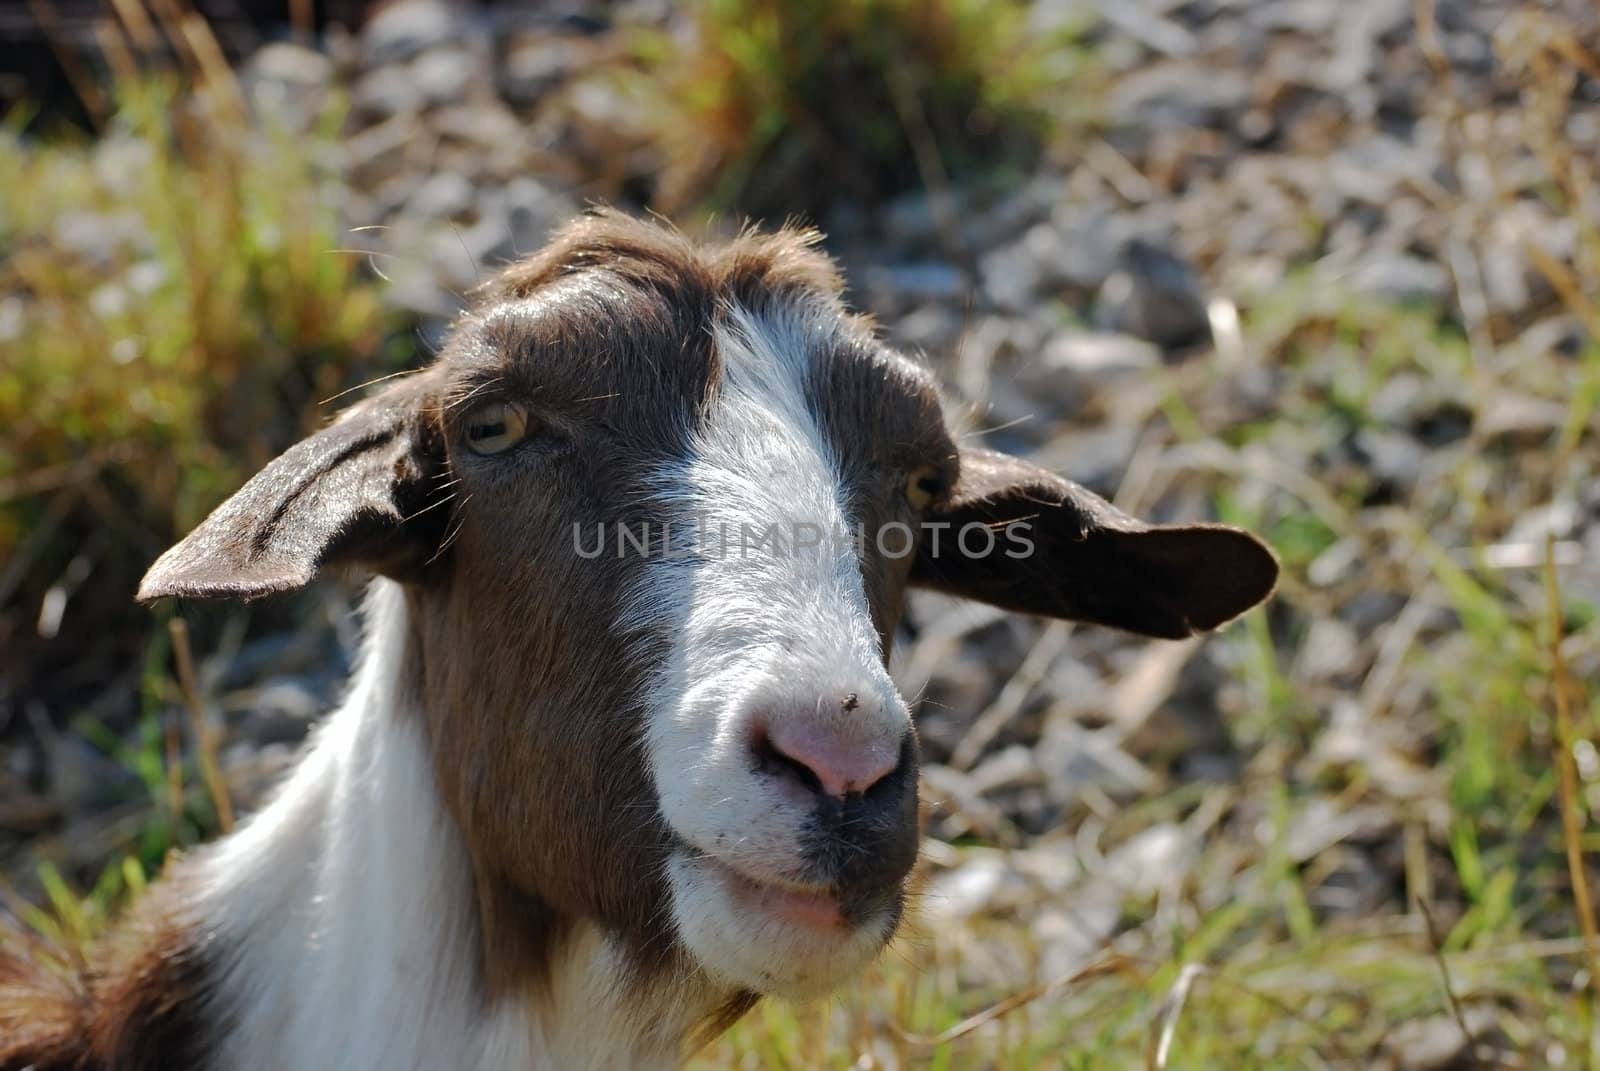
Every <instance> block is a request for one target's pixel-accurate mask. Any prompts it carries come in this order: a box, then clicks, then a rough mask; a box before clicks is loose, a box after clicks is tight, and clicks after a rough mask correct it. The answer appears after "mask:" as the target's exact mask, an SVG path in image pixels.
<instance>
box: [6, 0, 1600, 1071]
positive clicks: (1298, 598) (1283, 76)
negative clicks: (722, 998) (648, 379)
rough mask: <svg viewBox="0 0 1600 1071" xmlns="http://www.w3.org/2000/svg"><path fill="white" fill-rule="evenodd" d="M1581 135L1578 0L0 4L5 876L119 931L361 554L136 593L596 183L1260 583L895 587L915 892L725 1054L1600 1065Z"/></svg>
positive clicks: (47, 924)
mask: <svg viewBox="0 0 1600 1071" xmlns="http://www.w3.org/2000/svg"><path fill="white" fill-rule="evenodd" d="M1597 161H1600V8H1597V7H1596V5H1594V4H1593V3H1592V2H1590V0H1564V2H1548V3H1535V2H1531V0H1529V2H1512V0H1477V2H1474V0H1415V2H1413V0H992V2H984V0H794V2H791V3H782V2H778V0H705V2H704V3H700V4H697V5H673V4H669V3H666V2H661V0H636V2H617V3H605V2H601V0H592V2H589V0H570V2H552V3H533V4H520V5H514V4H509V3H508V4H492V3H481V4H456V3H450V2H446V0H392V2H386V3H377V2H367V0H331V2H324V0H288V2H287V3H284V2H282V0H205V2H199V3H197V4H195V5H193V6H191V5H190V4H189V3H185V2H184V0H107V2H98V0H30V2H29V3H26V4H17V3H12V4H6V5H4V6H3V7H0V872H3V875H4V881H3V882H0V897H3V900H4V903H5V906H6V907H7V908H8V909H9V910H10V911H12V912H13V913H15V914H17V915H19V916H20V917H21V918H22V919H23V920H24V922H25V923H26V924H28V925H30V926H32V927H34V928H36V929H39V930H41V931H43V932H45V933H46V934H48V935H50V936H52V937H54V938H57V939H60V940H62V941H65V942H68V943H73V942H81V941H83V940H85V939H86V938H88V937H89V936H90V935H92V934H93V933H94V932H96V931H97V930H98V929H99V928H100V927H101V926H102V925H103V924H104V921H105V918H106V915H107V913H108V912H111V911H114V910H115V908H116V906H117V905H118V904H119V903H120V902H122V900H123V899H124V898H125V897H126V895H127V894H128V893H129V892H130V891H136V890H137V889H138V888H139V887H140V886H141V885H142V884H143V883H144V882H145V881H146V880H147V879H148V878H150V877H153V876H154V875H155V874H156V873H157V872H158V870H159V868H160V866H161V863H162V860H163V859H164V858H165V856H166V855H167V853H168V852H169V851H171V850H174V849H182V848H184V847H186V846H189V845H192V844H195V843H197V842H199V841H201V840H203V839H205V838H207V837H210V836H214V835H215V834H216V833H217V832H218V831H219V830H222V829H225V828H226V827H227V826H228V825H229V824H230V823H231V821H232V814H233V813H234V812H236V811H240V810H246V809H248V808H249V807H251V806H252V805H253V803H254V802H255V801H257V800H258V799H259V798H260V794H261V793H262V791H263V790H264V789H265V788H266V787H267V786H269V785H270V784H271V783H272V781H273V779H274V778H275V777H276V776H277V774H278V773H279V772H280V771H281V770H282V769H283V768H284V767H285V765H286V763H287V762H288V761H289V760H290V758H291V757H292V755H293V753H294V749H295V747H296V745H297V744H298V742H299V741H300V740H301V739H302V738H303V736H304V735H305V733H306V731H307V729H308V728H309V727H310V725H311V724H312V722H313V721H314V719H315V717H316V716H317V715H318V714H319V713H320V712H321V711H323V710H324V709H326V708H327V706H328V704H329V703H330V702H331V701H332V700H333V699H334V698H335V696H336V693H337V689H338V685H339V683H340V681H341V680H342V678H343V676H344V674H345V672H346V670H347V668H348V659H349V657H350V654H351V652H352V649H353V646H354V642H355V640H354V637H355V635H356V628H357V624H356V621H355V619H354V617H353V611H352V606H353V600H354V598H355V594H356V593H355V591H354V590H353V589H352V588H351V587H350V586H349V585H348V584H344V585H341V584H339V583H334V582H328V583H324V584H321V585H319V586H318V587H316V588H315V589H313V590H312V591H310V592H308V593H305V594H303V595H300V596H297V597H292V598H283V599H277V600H272V601H269V602H267V603H263V604H259V605H255V606H251V607H243V606H201V605H194V604H190V605H185V606H183V607H181V608H175V607H173V606H170V605H169V606H163V607H158V608H157V609H156V610H155V611H154V612H151V611H147V610H144V609H140V608H138V607H136V606H134V605H133V603H132V592H133V590H134V587H135V585H136V583H137V580H138V578H139V576H140V575H141V573H142V572H143V570H144V568H145V566H146V565H147V564H148V563H149V562H150V561H151V560H152V559H153V558H154V557H155V556H156V555H157V554H158V553H159V552H160V551H161V550H163V549H164V548H165V547H166V546H168V545H169V544H170V543H171V542H173V541H174V539H175V538H176V537H178V536H180V535H181V534H183V533H184V532H185V531H186V530H187V529H188V528H189V527H190V526H191V525H193V524H194V523H195V522H196V521H198V520H199V519H200V518H201V517H203V516H204V515H205V513H206V512H207V511H208V510H209V509H210V508H211V507H212V506H214V505H215V504H217V503H218V502H219V501H220V500H221V499H222V498H223V497H224V496H225V495H226V494H228V493H229V492H230V491H231V490H233V489H234V488H235V487H237V486H238V485H239V484H240V483H241V482H242V481H243V480H244V479H245V478H246V477H247V476H248V475H250V474H251V473H252V472H254V471H255V470H256V468H258V467H259V466H260V465H262V464H263V463H265V462H266V461H267V460H269V459H270V458H271V457H273V456H274V455H275V454H276V453H277V452H278V451H280V450H282V449H283V448H285V447H286V446H288V445H289V444H290V443H292V442H294V441H295V440H296V439H298V438H299V437H300V436H301V435H302V434H303V433H305V432H306V431H307V430H309V429H311V428H313V427H316V426H318V425H319V424H321V423H322V422H324V421H326V420H327V419H328V418H329V417H330V415H331V414H332V413H334V412H336V411H337V410H338V409H339V408H340V407H341V406H342V405H344V404H346V403H347V402H348V400H349V398H348V396H346V395H345V392H347V391H351V390H352V389H354V388H358V387H359V385H360V384H363V383H365V382H367V381H370V380H372V379H374V378H376V377H380V376H383V375H387V374H389V373H392V372H395V371H398V370H401V369H404V368H407V367H412V366H415V365H416V364H418V363H420V362H423V361H426V360H427V359H428V358H429V355H430V354H431V352H432V351H433V349H434V348H435V347H436V346H437V344H438V342H439V340H440V339H441V337H442V334H443V332H444V330H445V326H446V324H447V323H448V321H449V319H450V317H451V315H452V314H453V313H454V312H455V311H456V310H457V309H458V308H459V307H460V305H461V302H462V297H461V295H462V294H463V292H465V291H466V290H468V289H470V288H471V287H472V286H473V285H475V284H476V283H477V282H479V281H481V280H482V279H483V278H485V276H486V274H488V273H492V272H493V271H494V270H495V269H496V267H497V266H498V265H501V264H503V263H505V262H506V261H508V260H510V259H514V258H516V257H517V256H518V255H519V254H524V253H528V252H531V251H533V250H534V249H536V248H537V247H538V246H539V245H540V244H541V242H542V241H543V240H544V238H545V236H546V235H547V234H548V233H549V231H550V230H551V229H552V228H553V227H555V226H558V225H559V224H561V223H562V222H564V221H565V220H567V219H569V218H571V217H572V215H573V214H574V213H576V212H577V211H579V210H580V209H581V207H582V206H583V205H584V204H585V203H588V202H590V201H605V202H611V203H615V204H619V205H622V206H624V207H626V208H629V209H631V210H634V211H650V212H655V213H659V214H661V215H664V216H666V217H668V218H670V219H672V220H674V221H676V222H677V223H679V224H680V225H681V226H683V227H684V228H685V229H687V230H689V231H691V232H695V233H726V232H727V231H729V230H730V229H732V228H734V227H736V226H737V225H738V224H739V223H741V222H742V221H744V220H746V219H756V220H765V221H767V222H769V223H778V222H782V221H783V220H786V219H790V218H798V219H804V220H808V221H812V222H814V223H816V224H817V225H819V226H821V227H822V228H824V229H825V230H826V231H827V233H828V248H829V250H830V251H831V252H832V253H834V254H835V255H836V256H837V257H839V258H840V260H841V261H842V263H843V264H844V266H845V269H846V272H847V275H848V278H849V281H850V285H851V298H852V301H853V302H854V303H855V304H856V305H858V306H859V307H861V308H863V309H865V310H868V311H870V312H871V313H873V314H874V315H875V316H876V317H877V319H878V321H879V323H880V324H881V325H882V329H883V331H884V333H885V334H886V336H887V337H889V338H890V339H892V340H893V341H894V342H896V343H897V344H899V345H902V346H904V347H907V348H909V349H914V350H918V351H921V352H923V353H925V354H926V355H927V358H928V360H929V361H930V362H931V363H932V364H933V365H934V366H935V367H936V368H937V369H938V370H939V371H940V373H941V375H942V377H943V379H944V381H945V383H946V384H947V385H948V387H949V388H950V392H949V399H950V404H951V407H952V410H953V411H954V412H955V413H957V414H958V415H959V416H960V418H961V420H962V421H963V422H964V424H965V426H966V427H968V428H969V429H970V430H971V431H972V433H973V434H975V435H976V434H982V435H983V436H984V437H985V441H986V442H988V443H990V444H992V445H994V446H996V447H999V448H1003V449H1007V450H1011V451H1015V452H1020V453H1025V454H1028V455H1030V456H1031V457H1033V458H1035V459H1036V460H1038V461H1040V462H1041V463H1043V464H1046V465H1048V466H1050V467H1052V468H1054V469H1056V470H1058V471H1060V472H1063V473H1065V474H1067V475H1069V476H1071V477H1072V478H1074V479H1076V480H1078V481H1080V482H1082V483H1085V484H1087V485H1088V486H1090V487H1092V488H1094V489H1096V490H1097V491H1099V492H1101V493H1103V494H1105V495H1107V496H1108V497H1111V498H1113V499H1114V500H1115V501H1116V502H1117V503H1118V504H1119V505H1121V506H1122V507H1123V508H1125V509H1127V510H1130V511H1132V512H1135V513H1139V514H1141V515H1144V516H1149V517H1154V518H1159V519H1163V520H1172V519H1195V518H1214V519H1222V520H1226V521H1229V522H1233V523H1238V524H1242V525H1245V526H1248V527H1250V528H1252V529H1253V530H1255V531H1257V532H1260V533H1262V534H1263V535H1264V536H1265V537H1266V538H1268V539H1269V541H1270V542H1271V543H1272V544H1273V546H1274V547H1275V548H1276V550H1277V552H1278V553H1279V554H1280V555H1281V556H1282V559H1283V563H1284V566H1285V577H1284V581H1283V584H1282V588H1281V591H1280V593H1279V595H1278V597H1277V598H1276V599H1275V600H1274V602H1273V603H1272V604H1271V605H1270V606H1269V607H1268V608H1267V609H1266V610H1265V611H1262V612H1256V613H1254V614H1252V615H1250V616H1249V618H1248V619H1247V620H1245V621H1242V622H1240V623H1238V624H1236V625H1234V626H1232V627H1231V628H1229V629H1228V630H1226V631H1225V632H1224V633H1223V634H1221V635H1219V636H1216V637H1212V638H1208V639H1205V640H1197V641H1192V642H1184V643H1178V644H1162V643H1153V642H1145V641H1140V640H1134V639H1131V638H1129V637H1125V636H1120V635H1117V634H1113V633H1110V632H1107V631H1101V630H1094V629H1088V628H1084V629H1075V628H1073V627H1071V626H1068V625H1064V624H1048V625H1046V624H1042V623H1040V622H1037V621H1033V620H1029V619H1025V618H1020V617H1012V616H1006V615H1002V614H998V613H992V612H989V611H987V610H985V609H982V608H979V607H975V606H970V605H963V604H958V603H955V602H950V601H946V600H942V599H940V598H938V597H933V596H919V597H917V598H916V599H914V600H913V602H912V605H911V609H910V616H909V620H908V622H907V625H906V629H905V632H904V634H903V635H902V637H901V643H900V645H899V647H898V649H897V652H896V656H895V662H894V669H895V672H896V675H897V678H898V680H899V681H900V682H901V684H902V686H903V689H904V691H905V692H906V694H907V695H911V696H920V697H921V702H920V706H919V713H918V721H919V729H920V733H921V736H922V740H923V746H924V750H925V753H926V761H927V769H926V775H925V792H924V794H925V796H927V797H928V798H929V799H930V800H931V801H932V802H933V804H934V809H933V819H932V825H931V828H930V834H931V839H930V844H929V847H928V852H927V856H928V860H929V867H928V871H929V874H928V883H927V892H926V895H925V896H924V898H923V902H922V905H921V910H920V916H921V917H920V921H919V922H918V923H917V924H916V925H915V926H913V928H912V930H911V932H910V933H909V934H908V936H907V937H906V938H905V939H904V940H902V941H901V942H899V944H898V945H897V946H896V948H895V950H894V953H893V954H892V955H891V956H889V957H888V958H887V959H886V961H885V963H884V964H883V965H882V967H880V968H878V969H877V970H875V972H874V974H873V975H872V976H871V977H870V978H869V979H868V980H867V981H866V982H865V983H864V984H862V985H860V986H858V987H856V988H855V989H853V990H852V991H851V992H850V993H848V994H845V995H842V996H839V997H837V998H835V999H833V1000H830V1001H827V1002H822V1003H819V1004H816V1005H809V1006H801V1007H789V1006H785V1005H778V1004H773V1005H763V1006H762V1007H761V1008H760V1009H758V1010H757V1011H756V1012H755V1013H753V1014H752V1016H751V1017H750V1018H749V1019H748V1020H747V1021H746V1022H745V1023H743V1024H741V1025H740V1026H739V1027H738V1028H737V1029H736V1030H735V1031H734V1032H733V1033H732V1034H731V1035H729V1037H728V1038H726V1039H724V1040H723V1041H720V1042H718V1043H717V1044H716V1045H714V1046H713V1047H712V1048H711V1049H710V1050H708V1051H707V1052H706V1053H705V1054H703V1056H702V1060H701V1063H700V1065H699V1066H702V1067H704V1068H724V1067H751V1068H754V1067H789V1068H816V1067H837V1068H907V1067H916V1068H922V1067H929V1068H935V1067H936V1068H967V1067H971V1068H1036V1067H1061V1068H1091V1067H1092V1068H1099V1067H1141V1066H1148V1067H1168V1066H1170V1067H1190V1068H1217V1067H1227V1068H1250V1067H1263V1068H1266V1067H1272V1068H1290V1067H1293V1068H1298V1067H1361V1068H1368V1067H1379V1068H1468V1067H1508V1068H1534V1067H1594V1066H1596V1061H1597V1059H1600V1057H1597V1053H1600V1042H1597V1036H1600V1034H1597V1030H1600V1026H1597V1023H1596V1007H1595V1004H1594V993H1595V991H1596V987H1597V986H1600V977H1597V976H1596V975H1597V962H1600V950H1597V948H1596V947H1595V945H1594V944H1593V943H1592V942H1593V913H1592V910H1591V909H1589V907H1588V906H1587V905H1588V902H1589V901H1588V892H1587V890H1588V887H1589V883H1590V882H1591V881H1592V880H1593V878H1594V877H1595V876H1596V872H1595V868H1594V867H1593V865H1592V861H1591V858H1590V857H1591V856H1592V855H1593V853H1594V850H1595V849H1597V848H1600V826H1591V825H1590V824H1589V822H1590V816H1591V813H1592V812H1594V811H1595V810H1596V809H1597V808H1600V752H1597V750H1596V748H1595V744H1594V739H1595V735H1596V724H1597V718H1600V689H1596V688H1595V687H1594V686H1593V685H1594V682H1595V681H1596V680H1597V679H1600V614H1597V606H1600V472H1597V470H1600V418H1597V407H1600V164H1597ZM179 612H181V614H182V616H183V618H184V620H182V621H178V620H177V618H176V617H175V615H176V614H178V613H179ZM1580 905H1581V906H1580ZM1586 937H1587V938H1588V939H1589V940H1588V942H1586V940H1585V938H1586ZM986 1009H987V1010H986Z"/></svg>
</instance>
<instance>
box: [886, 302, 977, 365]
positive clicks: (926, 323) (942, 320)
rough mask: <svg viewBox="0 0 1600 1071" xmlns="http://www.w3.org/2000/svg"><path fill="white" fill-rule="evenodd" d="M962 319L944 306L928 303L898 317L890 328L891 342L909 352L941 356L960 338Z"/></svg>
mask: <svg viewBox="0 0 1600 1071" xmlns="http://www.w3.org/2000/svg"><path fill="white" fill-rule="evenodd" d="M962 325H963V318H962V317H961V315H960V314H959V313H957V312H956V311H955V310H954V309H953V308H951V306H950V305H948V304H943V303H940V302H936V301H934V302H929V303H927V304H925V305H919V306H917V307H916V308H914V309H912V310H911V311H910V312H908V313H906V314H905V315H904V316H901V317H900V318H899V319H898V322H896V323H895V324H894V325H893V326H892V327H891V330H892V331H893V333H894V339H895V342H896V343H897V344H898V345H901V346H904V347H906V348H907V349H911V350H922V351H926V352H930V353H945V352H947V351H948V350H950V349H951V348H953V347H954V345H955V344H956V342H957V341H958V340H959V339H960V337H961V329H962Z"/></svg>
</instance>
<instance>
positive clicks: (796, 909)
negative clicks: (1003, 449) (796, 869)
mask: <svg viewBox="0 0 1600 1071" xmlns="http://www.w3.org/2000/svg"><path fill="white" fill-rule="evenodd" d="M697 862H698V864H699V865H700V866H701V867H703V868H704V869H705V870H707V871H708V872H709V873H710V874H712V875H713V876H714V877H715V879H716V880H717V881H718V882H719V883H720V884H721V885H722V886H723V888H725V889H726V890H727V893H728V899H729V901H730V902H731V903H732V905H733V906H735V907H736V908H738V909H739V910H741V911H746V912H749V913H751V914H753V915H757V916H761V917H765V918H770V919H773V920H774V921H777V922H781V923H788V924H790V925H794V926H800V927H804V928H807V929H812V930H817V931H820V932H822V933H826V932H827V931H829V930H834V931H848V930H852V929H854V928H856V927H857V926H859V925H861V924H862V923H864V922H869V921H875V920H877V919H879V918H881V917H882V915H883V914H884V912H885V911H886V910H888V909H893V910H894V912H895V914H898V906H899V899H900V895H901V893H900V886H899V884H898V883H896V884H894V885H892V886H877V887H862V886H856V887H841V886H838V885H823V884H807V883H802V882H796V881H789V880H785V879H782V878H778V879H772V878H766V877H760V876H756V875H753V874H750V873H749V872H747V871H745V870H743V869H740V868H739V867H736V866H733V865H732V864H730V863H726V862H724V861H722V860H720V859H717V858H714V857H712V856H709V855H704V854H702V855H700V856H699V858H698V860H697Z"/></svg>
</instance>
